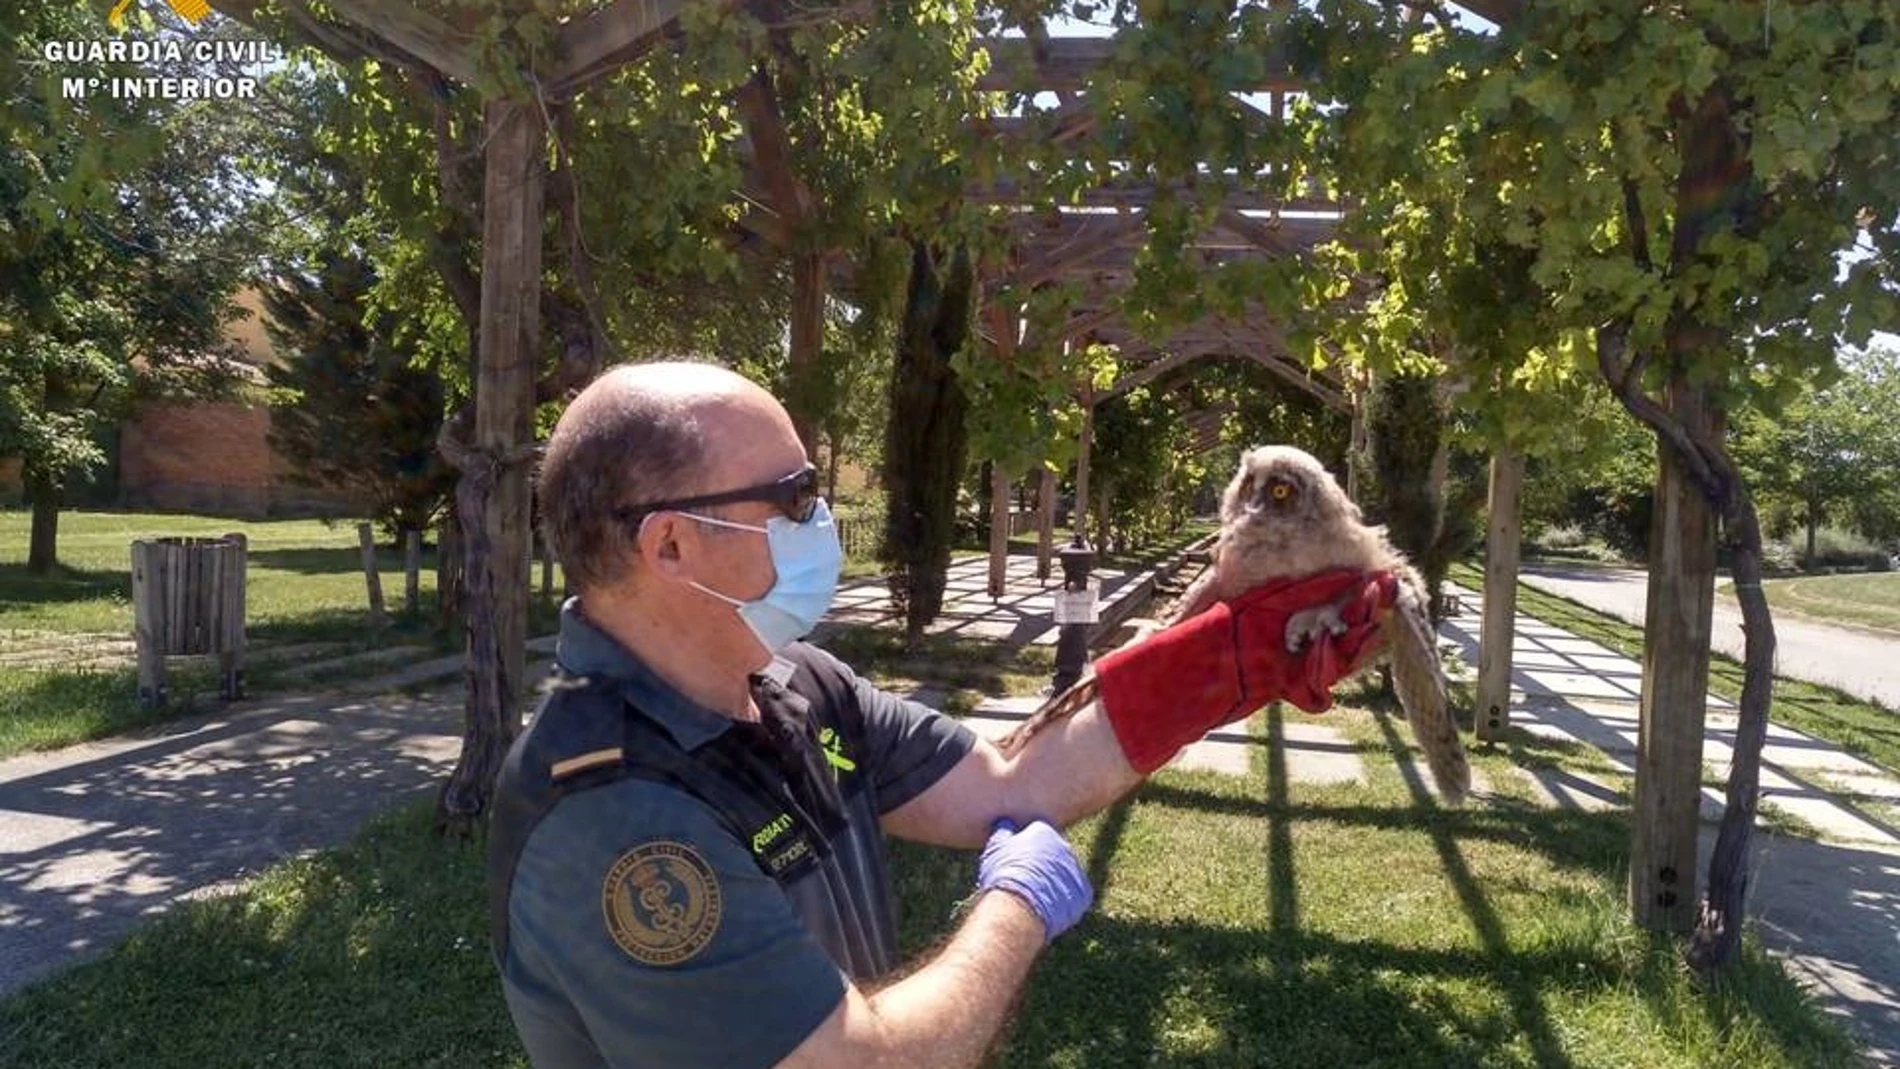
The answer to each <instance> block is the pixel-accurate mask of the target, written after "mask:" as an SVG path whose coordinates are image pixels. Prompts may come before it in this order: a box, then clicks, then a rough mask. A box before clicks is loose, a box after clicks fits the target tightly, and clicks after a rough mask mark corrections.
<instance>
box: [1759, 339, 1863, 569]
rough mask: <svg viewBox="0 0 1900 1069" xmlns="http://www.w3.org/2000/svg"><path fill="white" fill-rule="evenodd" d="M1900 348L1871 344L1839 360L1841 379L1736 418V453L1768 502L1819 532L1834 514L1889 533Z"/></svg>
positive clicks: (1809, 557) (1811, 542)
mask: <svg viewBox="0 0 1900 1069" xmlns="http://www.w3.org/2000/svg"><path fill="white" fill-rule="evenodd" d="M1897 365H1900V354H1896V351H1895V350H1892V349H1888V350H1882V349H1877V348H1876V349H1870V350H1869V351H1868V352H1866V353H1864V354H1860V355H1853V354H1849V355H1847V356H1846V357H1844V358H1843V360H1842V375H1841V378H1840V379H1839V380H1838V381H1836V382H1834V383H1833V384H1831V385H1828V386H1824V387H1821V388H1819V389H1815V390H1811V391H1807V392H1804V393H1802V394H1801V396H1799V397H1797V398H1796V399H1795V400H1794V401H1793V402H1792V403H1790V404H1788V405H1787V406H1785V407H1783V408H1782V409H1781V410H1780V411H1779V412H1775V413H1769V412H1765V411H1753V410H1751V411H1749V412H1745V413H1743V414H1742V415H1741V416H1740V418H1739V419H1738V420H1737V421H1736V427H1735V431H1734V435H1733V437H1734V450H1735V459H1736V463H1737V465H1738V466H1740V467H1741V469H1742V470H1743V471H1745V472H1746V473H1747V475H1748V477H1749V482H1750V484H1751V485H1753V486H1755V487H1758V488H1759V489H1760V491H1761V493H1762V494H1763V496H1764V497H1766V498H1768V499H1769V500H1770V501H1771V502H1776V501H1786V502H1789V503H1790V504H1792V505H1793V506H1794V511H1795V512H1796V514H1797V515H1798V516H1799V518H1800V520H1801V523H1802V526H1803V527H1805V528H1806V531H1807V553H1806V555H1805V557H1804V558H1803V559H1804V560H1805V561H1806V562H1807V563H1808V565H1809V566H1810V567H1812V565H1813V561H1814V559H1815V534H1816V532H1817V531H1818V530H1819V529H1820V526H1821V523H1822V522H1823V521H1824V520H1825V519H1828V518H1829V517H1830V516H1837V517H1839V518H1841V519H1845V520H1848V521H1849V522H1851V523H1852V524H1853V525H1854V526H1855V527H1857V528H1860V529H1861V531H1862V533H1863V534H1866V535H1868V536H1869V537H1873V538H1885V537H1892V532H1893V531H1894V529H1895V521H1894V517H1892V516H1890V515H1884V514H1883V513H1885V512H1886V510H1888V509H1890V508H1891V507H1892V503H1893V501H1894V500H1895V496H1896V493H1900V422H1896V417H1897V416H1900V367H1897Z"/></svg>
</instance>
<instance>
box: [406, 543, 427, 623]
mask: <svg viewBox="0 0 1900 1069" xmlns="http://www.w3.org/2000/svg"><path fill="white" fill-rule="evenodd" d="M421 602H422V532H421V531H404V532H403V533H402V604H403V608H405V609H407V610H408V611H409V615H411V616H419V615H421V613H422V605H421Z"/></svg>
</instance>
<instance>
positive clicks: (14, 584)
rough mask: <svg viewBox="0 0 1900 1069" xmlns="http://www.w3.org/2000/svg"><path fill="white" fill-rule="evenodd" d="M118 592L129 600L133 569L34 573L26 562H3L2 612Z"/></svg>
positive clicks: (0, 581)
mask: <svg viewBox="0 0 1900 1069" xmlns="http://www.w3.org/2000/svg"><path fill="white" fill-rule="evenodd" d="M114 595H117V596H118V597H119V598H121V599H123V600H124V601H126V602H127V604H130V602H131V598H132V572H131V569H130V565H128V566H127V569H126V570H125V571H106V570H103V569H82V568H67V567H63V566H62V567H59V568H55V569H54V570H53V572H52V573H51V574H50V575H34V574H33V573H31V572H29V571H27V570H26V565H24V564H0V612H5V611H7V610H8V609H15V608H24V607H26V606H29V605H60V604H65V603H67V602H73V601H97V600H98V599H100V598H109V597H112V596H114Z"/></svg>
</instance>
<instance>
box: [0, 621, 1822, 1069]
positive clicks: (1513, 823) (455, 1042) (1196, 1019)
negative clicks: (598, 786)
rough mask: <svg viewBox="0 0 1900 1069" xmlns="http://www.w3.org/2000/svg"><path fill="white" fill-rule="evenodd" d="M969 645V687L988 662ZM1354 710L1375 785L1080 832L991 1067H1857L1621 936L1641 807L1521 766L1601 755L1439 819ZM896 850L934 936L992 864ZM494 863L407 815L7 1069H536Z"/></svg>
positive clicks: (1155, 788) (1775, 997) (26, 1043)
mask: <svg viewBox="0 0 1900 1069" xmlns="http://www.w3.org/2000/svg"><path fill="white" fill-rule="evenodd" d="M840 652H843V651H842V650H841V651H840ZM953 652H954V651H953ZM960 656H961V658H962V659H961V660H960V661H959V664H958V666H957V667H956V668H955V670H954V671H955V672H956V673H965V672H982V671H987V670H989V669H990V668H991V667H994V666H993V665H977V664H974V663H972V659H973V658H974V657H975V655H974V653H971V652H969V651H964V652H963V653H962V654H961V655H960ZM952 659H958V658H952ZM939 682H941V681H939ZM1343 697H1348V698H1349V700H1351V696H1343ZM1356 700H1357V701H1358V706H1357V707H1353V706H1342V707H1341V708H1340V709H1338V710H1336V711H1335V712H1334V713H1333V714H1329V715H1328V717H1327V718H1326V722H1327V723H1330V724H1332V725H1334V726H1336V727H1339V728H1341V729H1342V730H1343V731H1345V733H1346V734H1347V735H1348V737H1349V738H1350V739H1351V741H1352V744H1353V745H1354V746H1356V747H1357V748H1358V749H1359V750H1360V751H1361V752H1362V753H1363V754H1364V756H1365V758H1366V763H1367V767H1368V775H1369V779H1370V782H1369V783H1367V784H1364V785H1342V786H1332V787H1313V786H1308V785H1303V784H1289V783H1288V782H1287V781H1286V779H1285V776H1284V770H1283V769H1281V768H1279V767H1276V763H1275V762H1273V761H1271V760H1269V758H1268V756H1267V754H1268V753H1269V752H1271V751H1269V750H1268V749H1266V748H1264V747H1263V748H1262V749H1261V751H1260V752H1259V756H1258V757H1257V759H1256V772H1255V774H1254V775H1252V776H1247V777H1228V776H1221V775H1217V774H1207V773H1200V774H1190V773H1164V774H1163V775H1161V776H1160V777H1158V778H1157V779H1156V780H1154V781H1153V782H1151V783H1150V784H1148V785H1147V786H1146V787H1144V788H1143V789H1142V790H1140V791H1139V792H1137V793H1136V794H1135V795H1133V796H1131V798H1129V799H1127V800H1125V801H1124V802H1123V803H1121V804H1118V805H1117V806H1115V807H1113V808H1111V809H1110V810H1109V811H1107V812H1106V813H1104V814H1102V815H1100V816H1098V817H1096V818H1094V819H1092V820H1090V821H1087V822H1086V823H1084V824H1081V825H1079V826H1077V827H1076V828H1075V829H1072V832H1071V840H1072V841H1073V842H1074V843H1075V844H1076V846H1077V848H1078V850H1079V851H1080V852H1081V853H1082V854H1083V855H1084V858H1085V861H1086V863H1087V864H1088V866H1089V870H1090V873H1091V875H1092V877H1093V879H1094V881H1095V884H1096V887H1097V889H1098V892H1099V898H1098V905H1097V907H1096V909H1095V910H1094V911H1093V913H1092V914H1091V916H1090V917H1089V918H1088V919H1087V920H1085V921H1084V922H1083V924H1082V925H1081V926H1080V927H1078V928H1077V929H1076V930H1075V931H1074V932H1072V933H1070V934H1069V935H1067V936H1065V937H1064V938H1063V939H1061V940H1059V941H1058V942H1057V943H1056V945H1055V946H1054V948H1053V949H1052V950H1051V951H1050V953H1049V954H1048V955H1047V957H1046V958H1045V960H1044V961H1043V962H1042V964H1041V965H1040V966H1039V967H1038V969H1037V972H1036V974H1035V976H1034V977H1033V978H1032V980H1031V984H1030V988H1029V991H1028V994H1027V996H1026V998H1025V1001H1024V1002H1023V1003H1022V1005H1021V1006H1020V1008H1019V1010H1018V1012H1017V1013H1016V1014H1015V1017H1014V1021H1013V1024H1012V1025H1011V1028H1010V1031H1009V1033H1008V1038H1007V1040H1006V1042H1005V1044H1004V1046H1003V1047H1002V1048H1001V1049H1000V1050H999V1051H998V1053H997V1054H996V1056H995V1057H994V1059H993V1061H992V1064H993V1065H995V1066H998V1067H1019V1066H1025V1067H1028V1066H1033V1067H1064V1069H1102V1067H1118V1066H1152V1065H1166V1066H1198V1067H1216V1066H1221V1067H1235V1069H1241V1067H1247V1069H1255V1067H1273V1066H1288V1067H1300V1069H1308V1067H1313V1066H1354V1067H1392V1069H1399V1067H1404V1069H1415V1067H1437V1066H1443V1067H1448V1069H1449V1067H1459V1069H1464V1067H1469V1066H1492V1067H1513V1066H1525V1067H1533V1066H1535V1067H1540V1069H1542V1067H1553V1066H1563V1067H1570V1069H1589V1067H1599V1066H1600V1067H1605V1069H1608V1067H1612V1066H1615V1067H1624V1066H1643V1067H1645V1069H1649V1067H1659V1069H1669V1067H1681V1069H1691V1067H1705V1066H1731V1065H1737V1066H1742V1065H1745V1066H1749V1067H1751V1069H1774V1067H1795V1066H1800V1067H1817V1069H1818V1067H1823V1066H1827V1067H1833V1066H1847V1065H1851V1064H1854V1063H1855V1055H1854V1053H1853V1048H1852V1046H1851V1044H1850V1043H1849V1042H1848V1041H1847V1040H1846V1039H1845V1038H1843V1036H1842V1035H1841V1034H1840V1033H1839V1032H1838V1031H1837V1030H1836V1029H1835V1028H1834V1027H1833V1026H1832V1025H1831V1024H1829V1023H1827V1022H1825V1021H1824V1020H1823V1019H1822V1017H1821V1015H1820V1014H1819V1013H1818V1011H1816V1010H1815V1009H1813V1008H1812V1006H1811V1005H1810V1003H1809V1002H1808V1001H1807V1000H1806V999H1805V997H1804V996H1802V995H1801V994H1800V993H1799V991H1798V990H1797V988H1796V987H1795V985H1794V984H1793V982H1792V981H1790V980H1789V979H1788V978H1787V977H1786V976H1785V975H1784V974H1783V973H1782V972H1781V970H1780V969H1779V968H1778V967H1777V966H1776V965H1774V964H1773V963H1772V962H1771V961H1770V960H1768V959H1767V958H1766V956H1765V955H1764V954H1763V953H1762V952H1761V951H1760V950H1759V949H1758V948H1756V947H1754V946H1753V945H1752V943H1751V945H1750V946H1749V948H1748V950H1747V953H1746V955H1745V957H1744V959H1743V960H1742V962H1741V963H1740V964H1739V965H1738V966H1737V967H1736V969H1735V971H1734V972H1733V974H1732V975H1731V976H1730V977H1729V978H1728V979H1727V980H1726V981H1725V982H1724V983H1723V984H1721V985H1719V987H1718V988H1717V989H1715V990H1713V991H1702V990H1698V989H1697V988H1695V987H1694V986H1693V985H1692V984H1691V983H1690V982H1689V980H1688V979H1687V978H1686V976H1685V974H1684V972H1683V970H1682V969H1681V967H1680V965H1679V959H1678V957H1677V953H1676V951H1675V949H1674V948H1673V946H1671V945H1670V944H1669V943H1668V942H1667V941H1656V942H1652V941H1651V940H1650V939H1649V938H1648V937H1646V936H1642V935H1638V934H1636V933H1634V932H1632V931H1630V930H1629V929H1628V928H1627V927H1626V926H1625V924H1624V920H1623V910H1624V907H1623V904H1622V899H1623V879H1624V877H1623V867H1624V864H1625V862H1626V856H1625V851H1626V849H1627V843H1628V832H1627V825H1626V823H1625V818H1624V817H1623V816H1621V815H1618V814H1615V813H1603V814H1588V813H1580V812H1569V811H1554V810H1548V809H1543V808H1540V807H1538V806H1537V805H1535V804H1534V803H1532V802H1531V801H1530V800H1529V794H1528V788H1524V787H1521V786H1520V783H1521V781H1520V780H1519V779H1518V778H1517V777H1516V776H1515V774H1514V773H1513V772H1512V770H1511V767H1510V766H1511V763H1512V762H1513V760H1523V761H1536V762H1542V763H1546V764H1560V765H1561V764H1566V763H1568V762H1571V761H1573V760H1574V761H1580V762H1587V761H1589V760H1591V757H1590V755H1589V754H1588V753H1586V752H1584V751H1581V750H1574V751H1573V750H1572V749H1569V748H1565V747H1563V746H1561V745H1556V744H1552V743H1550V742H1549V741H1547V740H1539V739H1536V738H1533V737H1530V736H1528V735H1522V734H1520V735H1519V736H1518V737H1517V738H1516V739H1515V740H1514V741H1512V742H1510V743H1509V744H1508V745H1507V746H1505V747H1501V748H1499V749H1498V750H1497V751H1494V752H1490V753H1485V754H1478V755H1474V756H1475V758H1476V760H1477V764H1478V767H1479V769H1480V771H1481V773H1482V774H1483V775H1485V776H1486V777H1487V778H1488V779H1489V780H1490V781H1491V783H1492V784H1493V785H1494V790H1495V791H1496V794H1497V797H1496V798H1495V799H1494V800H1492V801H1490V802H1488V803H1486V804H1484V805H1482V806H1474V807H1471V808H1469V809H1465V810H1445V809H1441V808H1438V807H1437V806H1435V805H1434V804H1433V803H1431V802H1430V801H1429V800H1427V799H1425V798H1424V797H1423V796H1422V795H1421V794H1420V793H1419V791H1418V789H1417V788H1416V787H1415V786H1414V785H1413V782H1414V781H1413V779H1412V778H1410V777H1408V775H1407V774H1405V773H1404V772H1403V771H1402V770H1401V769H1402V766H1401V765H1400V764H1399V763H1398V762H1397V761H1395V760H1394V754H1395V753H1396V752H1403V751H1404V745H1403V743H1401V742H1400V741H1399V740H1400V739H1401V737H1402V733H1403V730H1404V729H1403V727H1402V726H1401V725H1397V724H1396V723H1395V722H1394V721H1393V719H1392V718H1391V717H1390V715H1389V714H1383V713H1376V712H1373V711H1370V710H1369V709H1368V708H1367V707H1366V699H1365V696H1364V695H1360V696H1358V698H1357V699H1356ZM1290 715H1292V716H1300V715H1301V714H1297V713H1294V714H1290ZM1280 723H1281V722H1280V720H1279V719H1278V718H1277V717H1276V716H1275V715H1272V714H1268V715H1263V716H1262V717H1260V718H1257V719H1256V722H1255V730H1256V732H1257V733H1259V734H1261V735H1266V736H1272V735H1274V734H1277V733H1278V732H1279V731H1280V730H1281V727H1280ZM1404 767H1407V768H1409V765H1408V766H1404ZM1413 775H1414V776H1415V775H1416V773H1413ZM894 867H895V871H896V873H897V877H898V885H899V896H900V915H901V916H902V918H903V924H902V928H903V931H902V938H903V942H904V945H905V946H906V948H907V949H908V952H909V953H911V954H917V953H922V952H924V951H925V950H926V949H927V948H928V947H929V946H931V945H932V944H933V943H935V942H936V941H937V940H939V939H941V938H942V936H943V935H944V934H945V933H946V931H947V930H948V928H949V926H950V924H951V923H952V922H951V920H950V916H951V911H952V909H953V905H954V903H955V902H956V901H957V900H958V899H959V898H961V897H963V896H964V895H965V894H967V893H968V888H969V882H970V880H971V879H972V874H973V869H974V865H973V860H972V858H971V856H970V855H968V854H964V853H959V852H952V851H942V850H935V849H928V848H916V847H909V846H906V845H903V844H900V845H899V847H898V849H897V850H896V858H895V862H894ZM481 878H482V874H481V851H480V848H479V846H478V845H477V844H470V843H459V842H453V841H445V840H443V839H441V838H439V837H437V836H436V834H435V833H434V831H433V830H432V827H431V822H430V814H429V812H428V810H427V808H426V807H425V806H416V807H409V808H405V809H402V810H399V811H397V812H395V813H393V814H391V815H390V816H388V817H386V818H385V819H383V820H381V821H380V822H378V823H376V824H375V825H373V826H372V827H371V828H370V829H369V830H368V831H366V832H365V833H364V834H363V835H362V836H361V837H360V838H359V839H358V840H357V842H356V843H355V844H353V845H352V846H351V847H349V848H348V849H345V850H342V851H336V852H330V853H324V854H320V855H317V856H314V857H311V858H308V859H304V860H299V861H294V862H291V863H288V864H285V865H281V866H278V867H277V868H275V869H273V870H271V871H270V872H268V873H267V874H265V875H264V876H263V877H262V878H261V879H260V880H259V881H258V882H257V883H255V884H254V885H253V886H252V887H250V888H249V889H248V890H245V891H243V892H241V893H239V894H237V895H235V896H232V897H228V898H222V899H215V900H209V901H203V902H198V903H194V904H191V905H187V906H184V907H182V908H180V909H179V910H177V911H175V912H174V913H173V914H172V915H170V916H168V917H166V918H164V919H162V920H160V921H158V922H155V923H154V924H152V925H151V926H149V927H148V928H146V929H144V930H142V931H141V932H140V933H139V934H138V935H136V936H134V937H133V938H132V939H131V940H130V941H128V942H127V943H125V944H123V945H121V946H120V947H119V948H117V949H115V950H113V951H111V952H109V953H107V954H106V955H105V956H104V957H103V958H101V959H100V960H97V961H95V962H93V963H91V964H88V965H85V966H81V967H80V968H78V969H75V970H73V971H71V972H69V973H66V974H64V975H62V976H59V977H56V978H54V979H53V980H51V981H49V982H47V983H45V984H42V985H40V986H37V987H35V988H31V989H29V990H27V991H25V992H23V993H20V994H18V995H16V996H14V997H13V998H12V999H10V1000H8V1001H6V1002H4V1003H0V1067H7V1069H12V1067H26V1066H35V1067H37V1066H50V1065H58V1066H62V1067H72V1069H82V1067H90V1066H121V1065H133V1064H136V1065H140V1066H150V1067H154V1069H164V1067H169V1066H178V1067H184V1069H198V1067H199V1066H209V1065H215V1066H220V1067H225V1066H263V1065H275V1066H312V1067H325V1069H328V1067H331V1066H354V1065H362V1066H370V1065H374V1066H385V1065H388V1066H396V1065H400V1066H455V1067H458V1069H459V1067H516V1066H525V1065H526V1061H525V1058H524V1057H523V1055H522V1054H521V1052H520V1050H519V1047H518V1045H517V1042H516V1040H515V1038H514V1036H513V1033H512V1031H511V1030H510V1026H509V1023H508V1018H507V1014H506V1010H505V1007H504V1005H503V1002H502V999H501V994H500V990H499V985H498V983H497V981H496V979H495V977H494V974H493V972H492V968H491V966H490V964H489V961H488V957H487V943H486V934H485V930H484V924H485V920H484V917H483V903H482V897H481Z"/></svg>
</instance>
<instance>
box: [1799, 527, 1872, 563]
mask: <svg viewBox="0 0 1900 1069" xmlns="http://www.w3.org/2000/svg"><path fill="white" fill-rule="evenodd" d="M1799 552H1800V554H1801V567H1802V568H1803V569H1805V570H1807V571H1815V570H1817V569H1820V568H1832V569H1834V570H1835V571H1873V572H1884V571H1888V570H1889V569H1890V568H1891V567H1892V562H1891V561H1890V560H1889V559H1888V556H1887V553H1886V551H1885V550H1883V549H1882V548H1881V547H1880V546H1878V545H1876V544H1875V543H1874V542H1872V541H1871V540H1869V539H1866V538H1863V537H1861V536H1860V535H1858V534H1855V533H1854V532H1852V531H1843V530H1840V529H1838V528H1833V527H1823V528H1821V529H1820V530H1819V531H1817V532H1815V537H1814V557H1813V558H1812V559H1809V558H1808V557H1807V544H1806V541H1805V540H1803V541H1802V542H1801V543H1800V550H1799Z"/></svg>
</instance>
